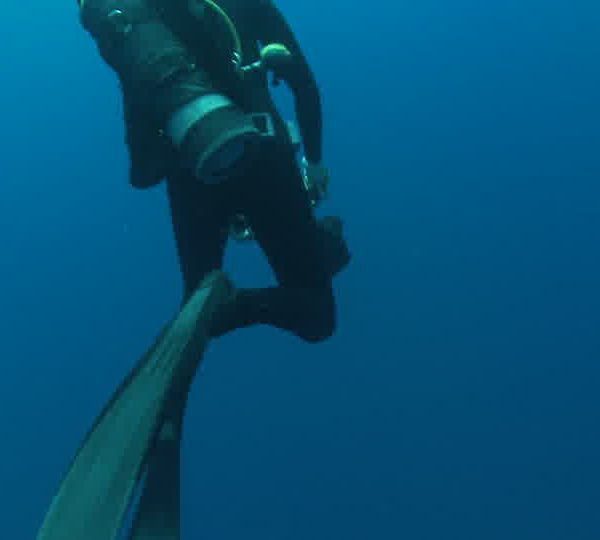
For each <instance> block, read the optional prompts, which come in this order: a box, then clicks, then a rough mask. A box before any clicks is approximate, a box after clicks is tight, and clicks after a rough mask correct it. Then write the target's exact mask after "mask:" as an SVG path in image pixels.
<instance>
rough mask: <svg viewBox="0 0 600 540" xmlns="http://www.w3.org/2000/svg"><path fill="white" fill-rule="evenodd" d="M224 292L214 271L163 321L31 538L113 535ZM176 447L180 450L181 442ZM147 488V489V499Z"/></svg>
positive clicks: (226, 287)
mask: <svg viewBox="0 0 600 540" xmlns="http://www.w3.org/2000/svg"><path fill="white" fill-rule="evenodd" d="M230 291H231V284H230V282H229V280H228V279H227V277H226V276H225V274H224V273H223V272H220V271H215V272H212V273H211V274H209V275H208V276H207V277H206V278H205V279H204V281H203V282H202V284H201V285H200V287H199V288H198V290H197V291H196V292H195V293H194V295H193V296H192V297H191V298H190V300H189V301H188V302H187V303H186V304H185V306H184V307H183V308H182V309H181V311H180V312H179V314H178V315H177V317H176V318H175V319H174V320H173V321H172V322H171V323H169V324H168V325H167V326H166V327H165V329H164V330H163V332H162V333H161V335H160V336H159V338H158V339H157V341H156V342H155V344H154V346H153V347H152V348H151V349H150V350H149V351H148V352H147V353H146V354H145V355H144V356H143V357H142V359H141V360H140V362H139V363H138V365H137V367H136V368H135V369H134V370H133V371H132V372H131V374H130V375H129V376H128V377H127V378H126V379H125V381H124V382H123V384H122V385H121V386H120V388H119V389H118V390H117V392H116V393H115V394H114V395H113V397H112V399H111V400H110V402H109V403H108V405H107V406H106V407H105V409H104V410H103V411H102V413H101V414H100V416H99V417H98V419H97V420H96V422H95V424H94V426H93V427H92V429H91V430H90V432H89V433H88V435H87V436H86V438H85V439H84V441H83V444H82V445H81V447H80V449H79V451H78V452H77V454H76V455H75V458H74V460H73V462H72V463H71V466H70V468H69V470H68V471H67V473H66V475H65V477H64V479H63V481H62V483H61V485H60V486H59V488H58V491H57V493H56V495H55V496H54V499H53V501H52V503H51V505H50V509H49V510H48V513H47V514H46V517H45V519H44V522H43V524H42V526H41V528H40V531H39V533H38V536H37V540H66V539H68V540H114V539H115V538H116V536H117V534H118V533H119V530H120V527H121V523H122V521H123V518H124V515H125V513H126V511H127V508H128V504H129V502H130V499H131V497H132V494H133V492H134V489H135V487H136V484H137V483H138V481H139V480H140V477H141V474H142V472H143V469H144V466H145V465H146V463H147V462H148V461H149V462H150V463H149V464H151V465H152V464H153V463H155V462H156V461H157V459H152V458H151V456H152V448H153V445H154V443H155V442H158V443H159V444H158V447H157V448H158V449H160V440H161V433H160V430H161V428H162V429H163V430H164V428H165V426H168V424H169V421H172V414H173V410H174V409H175V410H176V409H177V407H179V408H180V409H181V412H177V414H178V415H179V416H180V417H181V416H182V415H183V408H184V407H185V400H186V398H187V393H188V391H189V387H190V385H191V383H192V380H193V378H194V375H195V373H196V370H197V368H198V365H199V363H200V360H201V358H202V354H203V352H204V350H205V348H206V346H207V344H208V339H209V338H208V326H209V324H210V321H211V319H212V316H213V314H214V312H215V311H216V309H217V308H218V306H219V305H220V304H221V303H222V302H225V301H227V299H228V298H229V295H230ZM167 429H168V427H167ZM163 435H164V433H163ZM176 446H177V452H178V446H179V443H177V444H176ZM171 448H172V447H171ZM170 463H171V466H172V465H173V464H174V463H175V462H174V461H172V460H171V461H170ZM152 470H153V469H149V472H152ZM149 479H150V480H151V479H152V477H151V476H150V477H149ZM148 487H151V485H150V486H148ZM153 491H154V490H152V489H151V490H150V491H149V492H148V493H149V495H148V497H150V499H147V500H148V501H150V500H151V499H152V498H153V497H152V493H153ZM143 498H144V496H143V495H142V499H143ZM142 503H143V501H142ZM147 504H150V503H149V502H147ZM140 538H141V537H140Z"/></svg>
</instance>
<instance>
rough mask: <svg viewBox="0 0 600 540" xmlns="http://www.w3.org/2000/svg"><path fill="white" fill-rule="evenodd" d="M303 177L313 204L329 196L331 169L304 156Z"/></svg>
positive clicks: (315, 204)
mask: <svg viewBox="0 0 600 540" xmlns="http://www.w3.org/2000/svg"><path fill="white" fill-rule="evenodd" d="M302 179H303V180H304V187H305V188H306V191H307V192H308V196H309V197H310V202H311V203H312V205H313V206H317V205H318V204H319V203H320V202H321V201H322V200H323V199H325V198H326V197H327V193H328V190H329V169H327V167H325V166H324V165H322V164H321V163H311V162H310V161H308V160H307V159H306V158H302Z"/></svg>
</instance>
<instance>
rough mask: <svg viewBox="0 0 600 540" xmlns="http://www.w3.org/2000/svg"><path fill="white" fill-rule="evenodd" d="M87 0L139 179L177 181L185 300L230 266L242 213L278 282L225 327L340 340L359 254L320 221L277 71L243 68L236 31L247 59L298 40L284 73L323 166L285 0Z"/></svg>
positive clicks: (305, 137) (307, 143)
mask: <svg viewBox="0 0 600 540" xmlns="http://www.w3.org/2000/svg"><path fill="white" fill-rule="evenodd" d="M80 4H82V2H80ZM83 4H84V5H83V7H82V21H83V24H84V26H85V27H86V29H87V30H88V31H90V33H91V34H92V35H93V37H94V39H95V40H96V42H97V44H98V46H99V49H100V52H101V54H102V56H103V58H104V59H105V60H106V61H107V63H108V64H109V65H110V66H111V67H112V68H113V69H114V70H115V71H116V72H117V74H118V75H119V79H120V82H121V87H122V90H123V96H124V104H125V117H126V125H127V142H128V147H129V151H130V157H131V171H130V173H131V175H130V177H131V182H132V184H133V185H135V186H137V187H148V186H151V185H155V184H156V183H158V182H160V181H161V180H162V179H163V178H166V180H167V192H168V195H169V201H170V206H171V213H172V220H173V226H174V231H175V237H176V243H177V248H178V254H179V259H180V265H181V269H182V274H183V278H184V284H185V293H184V296H185V298H188V297H189V296H190V295H191V294H192V292H193V291H194V290H195V288H196V287H197V286H198V284H199V283H200V281H201V280H202V279H203V278H204V277H205V276H206V275H207V274H208V273H209V272H210V271H212V270H214V269H217V268H221V266H222V262H223V253H224V249H225V245H226V242H227V239H228V236H229V231H230V223H231V220H232V218H233V217H234V216H236V215H239V214H242V215H243V216H245V218H246V219H247V220H248V223H249V225H250V226H251V228H252V231H253V233H254V237H255V238H256V240H257V242H258V243H259V245H260V246H261V248H262V249H263V250H264V252H265V254H266V256H267V258H268V260H269V263H270V265H271V267H272V268H273V270H274V273H275V276H276V278H277V281H278V286H277V287H270V288H263V289H240V290H238V292H237V294H236V295H235V297H234V300H233V301H232V302H231V303H229V304H227V305H226V306H225V307H224V308H223V310H221V312H220V313H219V315H218V316H217V318H216V320H215V321H214V324H213V327H212V331H211V333H212V334H213V335H214V336H217V335H221V334H223V333H225V332H227V331H229V330H232V329H235V328H240V327H244V326H249V325H252V324H269V325H273V326H276V327H279V328H282V329H286V330H289V331H291V332H293V333H295V334H296V335H298V336H300V337H301V338H303V339H305V340H307V341H319V340H322V339H325V338H327V337H329V336H330V335H331V334H332V333H333V331H334V328H335V302H334V295H333V290H332V283H331V280H332V275H333V273H335V271H337V270H339V269H340V268H341V266H343V265H344V264H345V263H347V260H348V254H347V252H346V250H345V244H344V243H343V240H342V239H341V237H339V236H336V235H332V234H329V233H330V231H327V230H325V229H324V228H323V227H320V226H319V224H318V223H317V221H316V220H315V218H314V214H313V210H312V205H311V199H310V197H309V193H307V190H306V189H305V188H304V184H303V178H302V175H301V172H300V170H299V168H298V166H297V164H296V158H295V150H294V147H293V145H292V142H291V140H290V137H289V134H288V130H287V127H286V125H285V123H284V121H283V120H282V118H281V117H280V115H279V114H278V112H277V110H276V108H275V106H274V104H273V101H272V99H271V97H270V94H269V89H268V79H267V73H265V71H264V70H261V69H255V70H251V69H249V70H247V72H245V73H243V74H242V72H241V70H240V69H238V68H239V66H238V68H235V67H234V66H233V65H232V58H231V51H232V43H233V44H235V43H236V38H237V43H238V45H239V46H241V48H240V50H239V51H238V52H240V53H241V55H239V56H241V58H242V59H243V64H244V65H246V66H248V65H251V64H252V63H255V62H257V61H259V60H260V58H261V56H260V49H259V43H261V44H267V43H273V42H276V43H280V44H282V45H284V46H285V47H286V48H287V49H288V51H289V52H290V53H291V57H290V58H291V59H292V60H291V61H289V62H284V63H280V64H277V65H276V66H275V67H274V68H273V69H274V72H275V74H276V75H277V76H278V77H280V78H281V79H283V80H285V82H286V83H287V84H288V86H289V87H290V88H291V90H292V92H293V95H294V98H295V104H296V115H297V120H298V124H299V128H300V134H301V137H302V143H303V147H304V152H305V155H306V159H307V161H308V163H309V164H312V167H313V169H314V170H317V171H319V170H321V171H322V170H323V168H322V167H320V162H321V158H322V155H321V146H322V140H321V139H322V134H321V132H322V128H321V104H320V97H319V91H318V88H317V85H316V82H315V80H314V77H313V75H312V72H311V70H310V68H309V66H308V64H307V63H306V61H305V59H304V56H303V54H302V52H301V50H300V48H299V46H298V43H297V41H296V40H295V38H294V36H293V34H292V32H291V30H290V28H289V26H288V25H287V23H286V22H285V20H284V18H283V16H282V15H281V13H280V12H279V11H278V10H277V8H276V7H275V6H274V5H273V3H272V0H219V1H218V6H217V7H215V6H214V4H213V3H212V2H210V4H211V7H210V8H209V7H207V5H206V4H205V2H204V0H195V1H194V0H189V1H188V0H120V1H117V0H85V2H83ZM213 8H214V9H213ZM219 10H222V11H223V12H224V13H225V14H226V15H225V16H224V17H223V16H222V15H220V14H219V13H220V12H219ZM232 26H233V27H234V30H233V32H232ZM233 48H234V49H235V47H233ZM265 113H266V114H265ZM257 122H259V123H260V124H261V127H258V128H257V127H256V126H257V125H258V124H257ZM263 122H266V124H267V127H266V128H265V129H266V130H267V131H268V132H269V133H268V135H269V136H264V133H262V129H263V128H264V126H262V123H263ZM271 124H272V125H271ZM257 129H258V131H257ZM214 141H217V142H218V144H217V143H215V142H214ZM207 156H208V157H207ZM317 191H318V190H317ZM332 253H335V254H336V256H334V259H335V260H329V259H331V256H332Z"/></svg>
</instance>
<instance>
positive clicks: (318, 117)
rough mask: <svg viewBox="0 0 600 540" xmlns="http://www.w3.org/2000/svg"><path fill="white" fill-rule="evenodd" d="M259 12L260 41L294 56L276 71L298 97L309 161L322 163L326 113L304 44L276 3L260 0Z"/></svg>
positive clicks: (257, 21) (301, 125)
mask: <svg viewBox="0 0 600 540" xmlns="http://www.w3.org/2000/svg"><path fill="white" fill-rule="evenodd" d="M258 3H259V4H260V8H259V9H258V10H257V13H256V25H257V27H258V29H259V39H260V41H261V42H263V44H264V45H267V44H268V43H281V44H282V45H285V46H286V47H287V48H288V49H289V51H290V52H291V53H292V61H291V62H290V63H289V65H288V66H287V67H285V68H283V69H281V70H278V72H276V73H275V74H276V76H277V77H279V78H281V79H283V80H284V81H285V82H286V83H287V85H288V86H289V87H290V89H291V90H292V92H293V94H294V101H295V108H296V117H297V120H298V124H299V127H300V133H301V135H302V142H303V144H304V152H305V154H306V159H307V160H308V161H309V162H311V163H319V162H320V161H321V157H322V137H323V136H322V130H323V128H322V111H321V96H320V93H319V88H318V86H317V82H316V80H315V77H314V75H313V73H312V70H311V69H310V67H309V65H308V62H307V61H306V58H305V57H304V54H303V53H302V50H301V49H300V45H299V44H298V41H297V39H296V37H295V36H294V33H293V32H292V30H291V28H290V26H289V24H288V23H287V21H286V20H285V18H284V16H283V15H282V13H281V12H280V11H279V9H278V8H277V7H276V6H275V5H274V3H273V0H258Z"/></svg>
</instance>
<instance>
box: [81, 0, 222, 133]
mask: <svg viewBox="0 0 600 540" xmlns="http://www.w3.org/2000/svg"><path fill="white" fill-rule="evenodd" d="M80 17H81V23H82V25H83V27H84V28H85V29H86V30H87V31H88V32H89V33H90V34H91V36H92V37H93V39H94V41H95V42H96V45H97V46H98V49H99V51H100V54H101V56H102V58H103V59H104V60H105V61H106V63H107V64H108V65H109V66H110V67H111V68H112V69H113V70H114V71H115V72H116V73H117V75H118V76H119V79H120V81H121V83H122V86H123V88H124V90H125V91H126V92H127V93H128V94H129V95H130V97H132V98H133V99H134V100H135V101H136V102H138V103H140V102H143V104H144V106H145V107H146V109H147V110H148V111H149V112H150V113H155V114H156V115H157V117H158V118H160V120H161V122H162V121H165V117H167V116H168V115H169V113H170V112H172V110H173V109H175V108H177V107H180V106H182V105H184V104H185V103H186V102H187V101H189V100H190V99H192V98H193V97H197V96H198V95H203V94H210V93H213V92H214V89H213V87H212V85H211V84H210V81H209V78H208V76H207V75H206V73H204V72H203V71H202V70H200V69H199V68H198V67H197V66H196V65H195V64H194V58H193V57H192V55H191V54H190V52H189V51H188V49H187V47H185V45H184V44H183V43H181V41H180V40H179V38H178V37H177V36H176V35H175V34H174V33H173V32H172V31H171V29H170V28H169V27H168V26H167V25H166V24H165V23H164V22H163V21H162V19H161V17H160V14H159V13H157V12H156V10H155V9H154V7H153V5H152V3H151V2H145V1H139V0H137V1H132V0H85V1H84V2H81V10H80ZM186 80H188V82H190V83H191V84H192V85H193V87H194V89H193V96H192V95H185V94H186V92H185V90H183V88H182V89H181V90H180V91H175V92H174V91H173V90H174V87H176V86H178V85H179V86H182V87H183V86H185V83H184V82H183V81H186ZM167 101H168V102H169V103H167ZM168 109H171V111H169V110H168Z"/></svg>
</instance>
